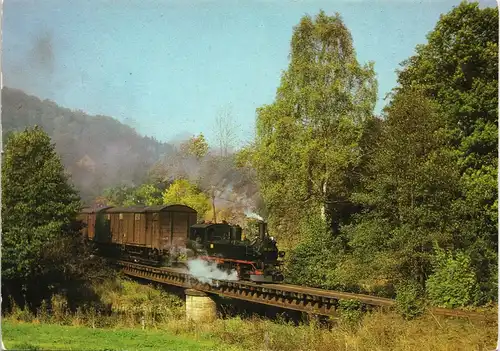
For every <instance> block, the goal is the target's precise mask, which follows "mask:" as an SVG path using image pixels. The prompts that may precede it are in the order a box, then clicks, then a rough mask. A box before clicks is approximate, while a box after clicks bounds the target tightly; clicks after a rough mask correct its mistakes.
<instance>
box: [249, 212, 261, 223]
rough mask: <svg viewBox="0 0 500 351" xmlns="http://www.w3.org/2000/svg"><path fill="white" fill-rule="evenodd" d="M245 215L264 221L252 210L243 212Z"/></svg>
mask: <svg viewBox="0 0 500 351" xmlns="http://www.w3.org/2000/svg"><path fill="white" fill-rule="evenodd" d="M245 215H246V216H247V217H250V218H255V219H258V220H259V221H264V218H262V217H261V216H259V215H258V214H257V213H254V212H250V211H247V212H245Z"/></svg>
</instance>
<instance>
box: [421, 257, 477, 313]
mask: <svg viewBox="0 0 500 351" xmlns="http://www.w3.org/2000/svg"><path fill="white" fill-rule="evenodd" d="M433 267H434V273H433V274H432V275H431V276H430V277H429V279H428V280H427V283H426V292H427V295H428V297H429V300H430V302H431V303H432V304H434V305H436V306H440V307H447V308H456V307H464V306H467V305H471V304H474V303H476V302H477V301H479V298H480V290H479V285H478V283H477V278H476V274H475V273H474V270H473V269H472V265H471V259H470V257H469V256H468V255H467V254H466V253H464V252H460V251H458V252H456V253H455V254H453V253H451V252H445V251H444V250H442V249H436V254H435V258H434V262H433Z"/></svg>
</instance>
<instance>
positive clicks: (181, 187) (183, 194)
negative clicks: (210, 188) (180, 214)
mask: <svg viewBox="0 0 500 351" xmlns="http://www.w3.org/2000/svg"><path fill="white" fill-rule="evenodd" d="M163 203H164V204H165V205H172V204H183V205H187V206H190V207H192V208H194V209H195V210H196V211H197V212H198V218H199V219H201V218H204V217H205V214H206V213H207V211H209V210H210V207H211V206H210V200H209V198H208V196H207V195H206V194H204V193H203V192H201V191H200V190H199V189H198V188H197V187H196V186H195V185H193V184H191V183H190V182H189V181H188V180H185V179H178V180H176V181H174V182H173V183H172V185H170V187H169V188H168V189H167V190H165V192H164V193H163Z"/></svg>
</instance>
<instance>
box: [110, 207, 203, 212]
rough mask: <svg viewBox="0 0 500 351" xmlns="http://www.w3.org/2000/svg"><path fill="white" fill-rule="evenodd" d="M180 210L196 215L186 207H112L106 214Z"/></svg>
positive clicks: (193, 210) (191, 209)
mask: <svg viewBox="0 0 500 351" xmlns="http://www.w3.org/2000/svg"><path fill="white" fill-rule="evenodd" d="M176 208H178V209H181V210H182V212H191V213H197V212H196V210H195V209H193V208H191V207H189V206H186V205H157V206H133V207H113V208H110V209H108V210H107V211H106V212H107V213H144V212H161V211H168V210H170V209H172V210H173V209H176Z"/></svg>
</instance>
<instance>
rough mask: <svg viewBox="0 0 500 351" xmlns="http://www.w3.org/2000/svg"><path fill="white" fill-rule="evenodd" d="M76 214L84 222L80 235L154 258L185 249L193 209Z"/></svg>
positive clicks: (193, 218) (125, 209) (142, 208)
mask: <svg viewBox="0 0 500 351" xmlns="http://www.w3.org/2000/svg"><path fill="white" fill-rule="evenodd" d="M79 217H80V218H81V219H82V220H83V221H84V222H85V223H86V224H87V228H85V229H84V233H83V234H84V235H85V236H86V237H88V239H89V240H93V241H94V242H96V243H98V244H101V245H105V246H114V247H116V248H118V247H120V249H121V251H122V252H123V251H125V252H126V253H127V254H129V255H131V256H139V257H143V258H155V259H157V258H158V257H159V256H165V255H166V256H169V255H171V254H173V251H177V252H178V251H182V250H183V249H184V248H185V246H186V242H187V240H188V237H189V228H190V227H191V225H193V224H195V223H196V220H197V212H196V210H194V209H192V208H191V207H189V206H185V205H160V206H136V207H107V208H102V209H89V208H87V209H84V210H83V211H82V212H81V213H80V215H79Z"/></svg>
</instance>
